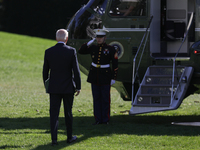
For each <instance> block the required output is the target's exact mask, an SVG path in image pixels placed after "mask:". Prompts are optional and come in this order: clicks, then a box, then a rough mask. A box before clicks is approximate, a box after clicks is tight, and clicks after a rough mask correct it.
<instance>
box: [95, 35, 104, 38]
mask: <svg viewBox="0 0 200 150" xmlns="http://www.w3.org/2000/svg"><path fill="white" fill-rule="evenodd" d="M104 36H106V35H97V36H96V37H99V38H101V37H104Z"/></svg>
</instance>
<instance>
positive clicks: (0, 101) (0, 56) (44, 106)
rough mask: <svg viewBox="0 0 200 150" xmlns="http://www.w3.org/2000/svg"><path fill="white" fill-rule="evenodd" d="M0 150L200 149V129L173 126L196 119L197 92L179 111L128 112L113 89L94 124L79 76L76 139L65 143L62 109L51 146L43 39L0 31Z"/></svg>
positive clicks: (86, 90)
mask: <svg viewBox="0 0 200 150" xmlns="http://www.w3.org/2000/svg"><path fill="white" fill-rule="evenodd" d="M0 41H1V42H0V112H1V113H0V149H10V150H14V149H15V150H16V149H27V150H50V149H59V150H64V149H78V150H79V149H80V150H82V149H83V150H86V149H87V150H88V149H89V150H90V149H91V150H93V149H100V150H104V149H113V150H116V149H124V150H132V149H139V150H140V149H157V150H162V149H163V150H171V149H180V150H183V149H185V150H188V149H199V147H200V136H199V134H200V130H199V128H200V127H191V126H175V125H172V124H171V122H174V121H200V118H199V115H200V110H199V107H200V103H199V101H200V100H199V99H200V95H197V94H195V95H191V96H189V97H188V98H187V99H185V100H184V102H183V103H182V105H181V106H180V108H179V109H178V110H174V111H164V112H157V113H150V114H141V115H136V116H129V115H128V114H127V113H121V112H120V111H125V110H130V108H131V102H125V101H123V100H122V99H121V98H120V97H119V94H118V93H117V91H116V90H115V89H113V88H112V90H111V94H112V95H111V99H112V101H111V102H112V103H111V121H110V124H109V125H98V126H92V125H91V124H92V123H93V122H94V117H93V106H92V96H91V89H90V84H89V83H87V82H86V78H87V77H86V76H85V75H83V74H81V78H82V91H81V94H80V95H79V96H78V97H75V100H74V106H73V115H74V124H73V133H74V135H77V137H78V141H77V142H76V143H74V144H67V143H66V131H65V124H64V114H63V107H61V111H60V119H59V121H60V123H59V133H58V143H59V145H58V146H56V147H52V146H51V145H50V144H51V140H50V130H49V97H48V94H46V93H45V89H44V86H43V83H42V65H43V57H44V51H45V49H46V48H48V47H50V46H52V45H54V44H55V43H56V42H55V41H54V40H47V39H41V38H35V37H29V36H23V35H15V34H9V33H5V32H0Z"/></svg>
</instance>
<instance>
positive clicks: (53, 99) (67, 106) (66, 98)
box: [50, 94, 74, 141]
mask: <svg viewBox="0 0 200 150" xmlns="http://www.w3.org/2000/svg"><path fill="white" fill-rule="evenodd" d="M62 99H63V105H64V113H65V124H66V129H67V138H68V139H71V138H72V122H73V116H72V105H73V100H74V94H50V126H51V139H52V141H57V131H58V117H59V112H60V106H61V101H62Z"/></svg>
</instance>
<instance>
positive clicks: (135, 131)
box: [0, 115, 200, 149]
mask: <svg viewBox="0 0 200 150" xmlns="http://www.w3.org/2000/svg"><path fill="white" fill-rule="evenodd" d="M181 121H184V122H193V121H195V122H198V121H200V119H199V116H139V115H138V116H129V115H116V116H111V121H110V123H109V125H103V124H102V125H95V126H94V125H92V123H93V122H94V118H93V117H91V116H90V117H87V116H86V117H74V123H73V134H74V135H77V136H78V140H77V142H83V141H84V140H87V139H88V138H91V137H96V136H102V137H103V136H110V135H112V134H127V135H136V136H137V135H138V136H142V135H153V136H161V135H167V136H198V135H199V127H194V126H176V125H172V124H171V122H181ZM0 128H2V129H4V130H14V129H39V130H44V131H41V133H39V134H50V131H49V118H48V117H44V118H0ZM59 130H63V131H65V124H64V118H63V117H61V118H60V119H59ZM1 134H4V133H1ZM5 134H9V133H8V132H6V131H5ZM24 134H25V133H24ZM59 134H65V132H58V138H59ZM77 142H76V143H77ZM76 143H74V144H76ZM58 144H59V145H58V146H57V148H58V149H59V148H62V147H67V146H69V144H67V143H66V141H58ZM70 145H71V144H70ZM48 146H49V148H50V143H49V144H48V145H40V146H38V147H37V148H35V149H46V148H47V147H48ZM0 149H2V148H1V147H0Z"/></svg>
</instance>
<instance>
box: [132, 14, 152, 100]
mask: <svg viewBox="0 0 200 150" xmlns="http://www.w3.org/2000/svg"><path fill="white" fill-rule="evenodd" d="M152 19H153V16H151V18H150V20H149V24H148V26H147V28H146V32H145V33H144V35H143V38H142V40H141V42H140V46H139V47H138V50H137V53H136V54H135V57H134V59H133V76H132V104H133V97H134V84H135V79H136V76H138V69H139V66H140V63H141V59H142V56H143V53H144V49H145V47H146V43H147V39H148V37H149V32H148V30H149V27H150V25H151V22H152ZM146 34H147V36H146ZM145 36H146V39H145V43H144V46H143V50H142V53H141V56H140V60H139V63H138V66H137V69H136V73H135V66H136V59H137V56H138V53H139V51H140V48H141V46H142V43H143V41H144V38H145Z"/></svg>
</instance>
